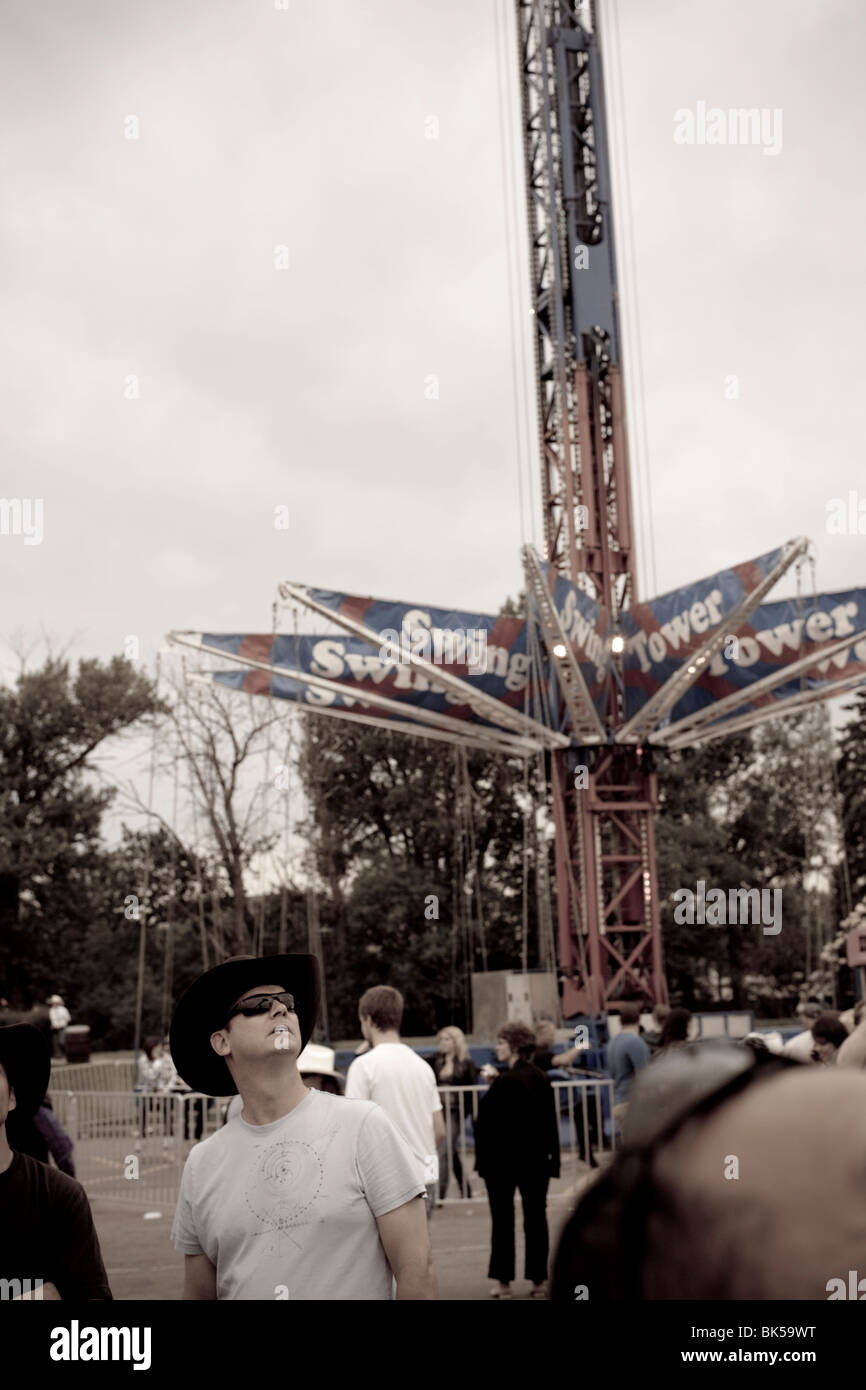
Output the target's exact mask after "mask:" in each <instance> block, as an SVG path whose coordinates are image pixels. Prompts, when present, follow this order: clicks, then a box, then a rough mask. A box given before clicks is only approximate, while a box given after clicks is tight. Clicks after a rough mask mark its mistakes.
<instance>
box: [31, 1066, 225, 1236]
mask: <svg viewBox="0 0 866 1390" xmlns="http://www.w3.org/2000/svg"><path fill="white" fill-rule="evenodd" d="M51 1097H52V1104H53V1106H54V1113H55V1114H56V1116H57V1118H58V1120H59V1121H60V1123H61V1124H62V1125H63V1128H64V1129H65V1130H66V1132H67V1134H68V1135H69V1137H70V1138H71V1140H72V1142H73V1144H74V1146H75V1147H74V1151H73V1161H74V1163H75V1176H76V1177H77V1179H78V1181H79V1182H80V1183H81V1184H82V1186H83V1187H84V1189H85V1191H86V1192H87V1195H88V1196H89V1197H91V1198H96V1197H104V1198H109V1199H110V1200H112V1201H117V1202H128V1203H129V1204H130V1205H132V1206H136V1207H139V1206H143V1207H147V1208H155V1209H161V1208H169V1209H171V1210H173V1209H174V1206H175V1204H176V1202H177V1197H178V1193H179V1191H180V1177H181V1173H182V1172H183V1165H184V1163H185V1162H186V1156H187V1154H188V1153H189V1151H190V1149H191V1148H192V1146H193V1144H195V1143H196V1142H197V1140H199V1139H207V1138H208V1136H209V1135H211V1134H213V1133H214V1132H215V1131H216V1130H217V1129H219V1128H220V1126H221V1124H222V1117H223V1107H224V1104H225V1102H224V1101H221V1100H219V1101H218V1100H215V1099H214V1098H213V1097H211V1096H201V1095H196V1094H189V1093H175V1094H172V1093H169V1094H167V1095H161V1094H144V1095H137V1094H135V1093H133V1092H132V1091H131V1090H130V1091H121V1092H119V1091H96V1090H92V1091H91V1090H88V1091H66V1090H63V1091H61V1090H60V1089H59V1087H56V1086H55V1087H54V1089H53V1090H52V1092H51Z"/></svg>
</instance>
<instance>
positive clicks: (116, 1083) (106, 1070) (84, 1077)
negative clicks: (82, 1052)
mask: <svg viewBox="0 0 866 1390" xmlns="http://www.w3.org/2000/svg"><path fill="white" fill-rule="evenodd" d="M135 1079H136V1065H135V1062H134V1061H133V1060H132V1058H130V1057H128V1058H126V1059H125V1060H124V1061H116V1060H115V1061H105V1062H82V1063H78V1062H73V1063H72V1065H71V1066H64V1065H63V1063H61V1064H60V1065H59V1066H58V1064H57V1063H56V1062H55V1063H54V1065H53V1066H52V1068H51V1081H50V1083H49V1087H48V1090H49V1093H50V1094H51V1095H52V1096H53V1094H54V1091H55V1090H57V1091H60V1090H64V1091H113V1092H115V1093H117V1094H119V1093H120V1092H121V1091H131V1090H132V1088H133V1086H134V1085H135Z"/></svg>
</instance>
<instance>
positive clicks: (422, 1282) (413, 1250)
mask: <svg viewBox="0 0 866 1390" xmlns="http://www.w3.org/2000/svg"><path fill="white" fill-rule="evenodd" d="M376 1225H377V1226H378V1228H379V1239H380V1240H381V1242H382V1247H383V1249H384V1251H385V1255H386V1258H387V1260H388V1264H389V1265H390V1266H391V1273H392V1274H393V1275H394V1278H395V1279H396V1281H397V1297H398V1299H402V1300H407V1299H412V1300H415V1301H421V1300H424V1299H427V1300H429V1299H435V1298H438V1296H439V1293H438V1290H437V1288H436V1275H435V1273H434V1271H433V1254H432V1251H431V1249H430V1236H429V1234H428V1230H427V1212H426V1208H425V1205H424V1199H423V1197H413V1198H412V1200H411V1201H410V1202H404V1203H403V1205H402V1206H401V1207H397V1208H396V1209H395V1210H394V1211H388V1212H386V1213H385V1215H384V1216H377V1217H376Z"/></svg>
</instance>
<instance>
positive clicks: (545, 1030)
mask: <svg viewBox="0 0 866 1390" xmlns="http://www.w3.org/2000/svg"><path fill="white" fill-rule="evenodd" d="M535 1041H536V1043H537V1044H538V1046H539V1047H542V1048H547V1047H553V1044H554V1043H555V1042H556V1029H555V1028H554V1026H553V1023H552V1021H551V1020H550V1019H549V1018H542V1019H541V1020H540V1022H539V1023H537V1024H536V1025H535Z"/></svg>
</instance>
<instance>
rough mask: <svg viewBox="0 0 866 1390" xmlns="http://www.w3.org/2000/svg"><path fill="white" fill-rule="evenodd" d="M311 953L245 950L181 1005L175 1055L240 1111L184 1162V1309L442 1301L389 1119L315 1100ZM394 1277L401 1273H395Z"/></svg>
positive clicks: (192, 1081) (194, 1083) (202, 1084)
mask: <svg viewBox="0 0 866 1390" xmlns="http://www.w3.org/2000/svg"><path fill="white" fill-rule="evenodd" d="M318 1004H319V968H318V961H317V960H316V957H315V956H311V955H282V956H268V957H265V958H263V959H256V958H255V957H253V956H237V957H234V958H232V959H231V960H227V961H224V962H223V963H222V965H218V966H216V967H215V968H214V969H213V970H209V971H207V972H206V973H205V974H204V975H200V976H199V978H198V979H197V980H196V981H194V983H193V984H192V985H191V986H190V988H189V989H188V990H187V991H186V993H185V994H184V995H183V997H182V998H181V1000H180V1002H179V1004H178V1006H177V1009H176V1010H175V1014H174V1018H173V1020H172V1024H171V1054H172V1057H173V1059H174V1063H175V1066H176V1068H177V1070H178V1072H179V1074H180V1075H181V1076H182V1077H183V1079H184V1080H185V1081H186V1082H187V1083H188V1085H190V1086H191V1087H192V1089H193V1090H194V1091H199V1092H202V1093H204V1094H205V1095H211V1096H230V1095H233V1094H234V1093H236V1092H239V1093H240V1096H241V1099H242V1101H243V1109H242V1111H241V1113H240V1115H239V1116H238V1117H237V1118H236V1119H234V1120H232V1121H231V1122H230V1123H229V1124H226V1125H224V1126H223V1128H222V1129H220V1130H218V1131H217V1132H216V1134H213V1135H211V1137H210V1138H209V1139H206V1140H204V1142H202V1143H200V1144H197V1145H196V1146H195V1148H193V1149H192V1150H191V1152H190V1155H189V1157H188V1158H187V1161H186V1166H185V1168H184V1172H183V1179H182V1182H181V1191H180V1198H179V1200H178V1206H177V1212H176V1215H175V1220H174V1226H173V1228H172V1239H173V1241H174V1244H175V1247H176V1248H177V1249H178V1250H180V1251H182V1252H183V1254H184V1255H185V1257H186V1259H185V1265H186V1271H185V1283H184V1298H185V1299H215V1298H218V1299H229V1298H235V1299H292V1300H320V1299H328V1300H330V1299H335V1300H344V1299H347V1300H348V1299H368V1300H371V1299H390V1298H392V1297H393V1296H394V1280H396V1296H397V1298H399V1299H430V1298H435V1297H436V1285H435V1278H434V1275H433V1264H432V1257H431V1254H430V1242H429V1238H428V1235H427V1223H426V1220H425V1214H424V1202H423V1200H421V1199H423V1197H424V1185H423V1183H422V1182H420V1181H419V1178H418V1175H417V1173H416V1169H415V1164H414V1161H413V1159H412V1155H411V1154H410V1153H409V1152H408V1150H407V1148H406V1145H405V1144H404V1142H403V1140H402V1139H401V1138H400V1136H399V1134H398V1133H397V1131H396V1130H395V1129H394V1126H393V1125H392V1124H391V1122H390V1120H389V1119H388V1117H387V1116H386V1115H385V1113H384V1111H383V1110H382V1109H381V1108H380V1107H379V1106H378V1105H375V1104H373V1103H372V1102H370V1101H347V1100H344V1099H343V1098H342V1097H341V1096H336V1095H332V1094H329V1093H328V1092H326V1091H319V1090H310V1089H308V1088H307V1087H306V1086H305V1085H304V1082H303V1080H302V1079H301V1076H300V1074H299V1072H298V1057H299V1056H300V1053H301V1052H302V1051H303V1049H304V1048H305V1047H306V1045H307V1043H308V1042H309V1039H310V1037H311V1035H312V1032H313V1027H314V1024H315V1021H316V1013H317V1010H318ZM392 1276H393V1277H392Z"/></svg>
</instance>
